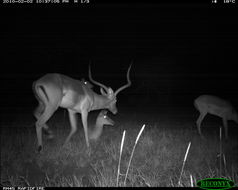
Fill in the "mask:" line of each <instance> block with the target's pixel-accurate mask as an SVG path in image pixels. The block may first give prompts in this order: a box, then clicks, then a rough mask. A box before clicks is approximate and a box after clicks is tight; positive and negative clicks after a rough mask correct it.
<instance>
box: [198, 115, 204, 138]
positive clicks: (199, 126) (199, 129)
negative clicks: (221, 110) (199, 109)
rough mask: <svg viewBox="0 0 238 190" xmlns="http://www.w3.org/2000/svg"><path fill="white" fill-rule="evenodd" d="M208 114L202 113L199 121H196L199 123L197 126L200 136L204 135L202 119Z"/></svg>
mask: <svg viewBox="0 0 238 190" xmlns="http://www.w3.org/2000/svg"><path fill="white" fill-rule="evenodd" d="M205 116H206V113H200V115H199V117H198V119H197V121H196V124H197V128H198V133H199V135H200V136H202V132H201V123H202V120H203V119H204V117H205Z"/></svg>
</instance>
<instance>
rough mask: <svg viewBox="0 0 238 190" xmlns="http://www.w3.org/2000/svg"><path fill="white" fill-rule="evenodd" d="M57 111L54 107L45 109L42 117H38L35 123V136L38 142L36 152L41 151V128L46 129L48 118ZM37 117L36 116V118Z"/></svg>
mask: <svg viewBox="0 0 238 190" xmlns="http://www.w3.org/2000/svg"><path fill="white" fill-rule="evenodd" d="M56 109H57V107H56V108H54V107H46V108H45V111H44V113H43V114H42V115H40V116H39V115H38V120H37V122H36V134H37V140H38V152H40V151H41V150H42V127H44V128H47V129H48V125H47V124H46V122H47V121H48V120H49V118H50V117H51V116H52V115H53V113H54V112H55V110H56ZM36 117H37V116H36Z"/></svg>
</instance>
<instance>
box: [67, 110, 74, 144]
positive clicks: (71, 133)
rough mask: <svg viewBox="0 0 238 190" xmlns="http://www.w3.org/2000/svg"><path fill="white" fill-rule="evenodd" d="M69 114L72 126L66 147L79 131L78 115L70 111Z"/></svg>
mask: <svg viewBox="0 0 238 190" xmlns="http://www.w3.org/2000/svg"><path fill="white" fill-rule="evenodd" d="M68 112H69V121H70V126H71V131H70V133H69V135H68V137H67V139H66V140H65V142H64V145H66V144H67V143H68V142H69V140H70V139H71V136H72V135H73V134H74V133H75V132H76V131H77V118H76V113H75V112H74V111H71V110H68Z"/></svg>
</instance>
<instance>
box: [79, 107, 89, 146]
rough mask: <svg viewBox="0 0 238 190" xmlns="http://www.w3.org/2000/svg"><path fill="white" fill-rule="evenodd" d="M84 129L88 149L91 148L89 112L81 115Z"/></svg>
mask: <svg viewBox="0 0 238 190" xmlns="http://www.w3.org/2000/svg"><path fill="white" fill-rule="evenodd" d="M81 117H82V122H83V128H84V135H85V139H86V144H87V147H89V140H88V112H87V111H84V112H82V113H81Z"/></svg>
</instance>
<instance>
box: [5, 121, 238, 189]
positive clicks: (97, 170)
mask: <svg viewBox="0 0 238 190" xmlns="http://www.w3.org/2000/svg"><path fill="white" fill-rule="evenodd" d="M138 118H139V117H138ZM128 121H130V119H129V118H128V119H126V120H125V121H123V120H120V122H116V125H115V126H114V127H113V128H112V127H108V128H105V130H104V132H103V135H102V136H101V138H100V140H99V141H97V142H91V148H90V149H87V148H86V143H85V140H84V133H83V129H82V127H80V126H81V125H80V124H79V125H80V126H79V130H78V132H77V134H75V135H74V136H73V138H72V139H71V141H70V143H69V144H68V145H67V146H66V147H64V148H63V147H62V143H63V142H64V140H65V138H66V136H67V134H68V132H69V126H68V125H69V124H68V121H66V122H61V121H57V120H52V121H50V126H51V129H52V130H53V132H54V134H55V139H53V140H51V141H49V140H47V139H43V143H44V149H43V152H42V153H41V154H39V153H37V152H36V134H35V131H34V127H33V126H31V125H30V124H24V122H21V121H20V122H19V121H18V122H15V123H14V122H12V123H11V124H5V126H1V130H2V131H1V185H2V186H56V187H73V186H77V187H84V186H91V187H93V186H97V187H109V186H114V187H116V186H117V185H118V186H124V179H125V175H126V173H127V177H126V181H125V184H126V186H128V187H141V186H145V187H148V186H151V187H154V186H156V187H171V186H173V187H174V186H190V187H191V186H196V181H198V180H200V179H203V178H207V177H225V178H228V179H231V180H233V181H234V182H235V184H236V186H237V183H238V165H237V152H236V151H237V146H238V141H237V139H236V138H231V139H229V142H223V146H222V150H223V154H224V155H225V159H226V163H225V164H226V166H225V167H226V168H225V169H224V170H222V171H221V170H220V167H221V166H220V164H221V162H220V158H219V157H217V155H218V154H219V152H220V146H219V143H220V141H219V136H218V137H216V136H215V135H214V134H213V133H212V134H208V135H207V137H206V139H201V138H200V137H199V136H198V135H197V131H196V128H195V126H194V124H193V123H184V124H183V123H180V124H177V123H176V124H173V123H171V122H169V123H166V122H163V121H158V122H147V123H145V124H146V127H145V129H144V131H143V133H142V135H141V137H140V139H139V141H138V143H137V145H136V147H135V141H136V138H137V135H138V133H139V131H140V128H141V126H142V124H143V121H137V122H135V121H136V120H134V122H133V121H131V122H128ZM79 123H80V122H79ZM63 124H64V126H66V127H68V128H66V127H64V126H62V125H63ZM187 126H190V127H187ZM191 126H192V127H191ZM16 127H17V128H16ZM124 130H126V135H125V140H124V145H123V152H122V155H121V160H120V165H119V167H120V171H119V173H120V176H119V177H118V162H119V158H120V148H121V147H120V145H121V138H122V134H123V131H124ZM189 142H191V147H190V150H189V152H188V154H187V158H186V160H184V157H185V153H186V150H187V146H188V143H189ZM133 147H134V148H133ZM132 153H133V154H132ZM131 155H133V159H132V156H131ZM130 160H131V162H130V165H129V166H128V163H129V161H130ZM223 168H224V167H223ZM221 175H222V176H221ZM117 178H120V179H117ZM178 182H179V184H178Z"/></svg>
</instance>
